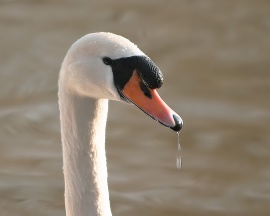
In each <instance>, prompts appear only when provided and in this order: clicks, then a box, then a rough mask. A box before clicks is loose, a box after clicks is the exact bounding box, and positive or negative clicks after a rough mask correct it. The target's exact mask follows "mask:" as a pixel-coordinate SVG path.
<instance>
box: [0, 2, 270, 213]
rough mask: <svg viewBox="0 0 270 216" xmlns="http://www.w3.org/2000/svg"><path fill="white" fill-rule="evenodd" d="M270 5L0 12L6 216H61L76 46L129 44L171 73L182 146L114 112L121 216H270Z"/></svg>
mask: <svg viewBox="0 0 270 216" xmlns="http://www.w3.org/2000/svg"><path fill="white" fill-rule="evenodd" d="M269 11H270V3H269V1H262V0H259V1H252V0H240V1H215V0H206V1H199V0H198V1H197V0H194V1H189V0H185V1H183V0H181V1H155V0H150V1H140V0H138V1H120V0H119V1H105V0H103V1H90V0H89V1H83V0H80V1H64V0H51V1H49V0H47V1H46V0H43V1H31V0H24V1H23V0H22V1H16V0H3V1H1V2H0V23H1V25H0V38H1V40H0V49H1V52H0V122H1V123H0V215H1V216H23V215H29V216H31V215H42V216H43V215H44V216H49V215H55V216H56V215H57V216H58V215H59V216H60V215H62V216H63V215H64V214H65V213H64V199H63V194H64V186H63V172H62V153H61V142H60V128H59V117H58V116H59V111H58V105H57V79H58V71H59V69H60V65H61V61H62V59H63V57H64V55H65V53H66V51H67V49H68V48H69V46H70V45H71V44H72V43H73V42H74V41H75V40H76V39H78V38H79V37H81V36H82V35H84V34H86V33H89V32H96V31H111V32H114V33H117V34H121V35H123V36H125V37H127V38H129V39H130V40H132V41H133V42H135V43H136V44H138V46H139V47H140V48H141V49H142V50H143V51H144V52H145V53H146V54H148V55H149V56H150V57H151V58H152V59H153V60H154V61H155V62H156V63H157V65H158V66H159V67H160V68H161V70H162V71H163V73H164V79H165V83H164V85H163V87H162V88H161V89H160V91H159V93H160V95H161V96H162V97H163V99H164V100H165V101H166V102H167V103H168V104H169V105H170V106H171V107H172V108H173V109H174V110H175V111H177V112H178V113H179V114H180V115H181V116H182V118H183V119H184V129H183V131H182V132H181V147H182V150H181V157H182V168H181V169H180V170H178V169H176V166H175V159H176V155H177V134H176V133H173V132H172V131H171V130H169V129H167V128H164V127H162V126H161V125H159V124H157V123H156V122H154V121H153V120H152V119H150V118H148V117H147V116H146V115H145V114H143V113H141V112H140V111H139V110H137V109H136V108H135V107H133V106H127V105H124V104H121V103H116V102H112V103H110V112H109V120H108V126H107V138H106V140H107V141H106V148H107V156H108V166H109V168H108V169H109V170H108V172H109V187H110V198H111V206H112V211H113V214H114V215H118V216H122V215H123V216H124V215H129V216H133V215H134V216H135V215H136V216H137V215H141V216H146V215H147V216H161V215H175V216H177V215H192V216H193V215H207V216H210V215H246V216H247V215H249V216H253V215H256V216H259V215H270V207H269V206H270V205H269V204H270V166H269V164H270V128H269V122H270V111H269V110H270V100H269V95H270V37H269V35H270V13H269Z"/></svg>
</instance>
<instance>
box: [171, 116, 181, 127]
mask: <svg viewBox="0 0 270 216" xmlns="http://www.w3.org/2000/svg"><path fill="white" fill-rule="evenodd" d="M173 120H174V122H175V125H174V127H171V129H172V130H174V131H180V130H181V129H182V127H183V120H182V119H181V118H180V117H179V116H178V115H175V114H173Z"/></svg>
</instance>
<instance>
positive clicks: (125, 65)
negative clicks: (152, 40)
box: [58, 32, 183, 216]
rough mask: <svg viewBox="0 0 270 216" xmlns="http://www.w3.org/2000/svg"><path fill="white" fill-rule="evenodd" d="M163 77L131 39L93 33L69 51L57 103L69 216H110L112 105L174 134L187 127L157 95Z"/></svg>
mask: <svg viewBox="0 0 270 216" xmlns="http://www.w3.org/2000/svg"><path fill="white" fill-rule="evenodd" d="M162 83H163V75H162V73H161V71H160V69H159V68H158V67H157V66H156V65H155V64H154V63H153V61H152V60H151V59H150V58H149V57H148V56H147V55H145V54H144V53H143V52H142V51H141V50H140V49H139V48H138V47H137V46H136V45H135V44H133V43H132V42H130V41H129V40H128V39H126V38H124V37H122V36H119V35H116V34H113V33H104V32H99V33H91V34H88V35H85V36H83V37H82V38H80V39H79V40H77V41H76V42H75V43H74V44H73V45H72V46H71V47H70V49H69V50H68V52H67V54H66V56H65V58H64V60H63V63H62V66H61V69H60V74H59V81H58V86H59V90H58V98H59V101H58V103H59V110H60V123H61V141H62V149H63V171H64V181H65V208H66V215H67V216H111V215H112V213H111V208H110V201H109V191H108V182H107V164H106V163H107V162H106V154H105V128H106V121H107V112H108V100H116V101H122V102H126V103H130V104H134V105H135V106H137V107H138V108H140V109H141V110H142V111H143V112H145V113H146V114H147V115H149V116H150V117H152V118H153V119H155V120H156V121H158V122H160V123H161V124H163V125H164V126H166V127H170V128H171V129H173V130H174V131H180V129H181V128H182V125H183V121H182V119H181V118H180V116H179V115H178V114H177V113H175V112H174V111H173V110H172V109H171V108H169V106H168V105H166V103H165V102H164V101H163V100H162V99H161V98H160V96H159V95H158V93H157V91H156V89H158V88H160V87H161V85H162Z"/></svg>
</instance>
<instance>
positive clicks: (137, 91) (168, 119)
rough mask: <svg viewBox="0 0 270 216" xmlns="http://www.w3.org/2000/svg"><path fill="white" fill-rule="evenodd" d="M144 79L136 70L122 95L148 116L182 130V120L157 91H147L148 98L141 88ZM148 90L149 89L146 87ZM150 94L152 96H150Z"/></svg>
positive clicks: (176, 129) (174, 128)
mask: <svg viewBox="0 0 270 216" xmlns="http://www.w3.org/2000/svg"><path fill="white" fill-rule="evenodd" d="M141 83H142V79H141V78H140V76H139V74H138V72H137V71H136V70H134V71H133V74H132V77H131V78H130V79H129V81H128V82H127V83H126V85H125V87H124V89H123V90H122V93H123V94H124V96H125V97H127V98H128V99H129V100H130V101H131V102H132V103H133V104H135V105H136V106H137V107H139V108H140V109H141V110H142V111H144V112H145V113H146V114H148V115H149V116H151V117H152V118H153V119H155V120H157V121H158V122H160V123H161V124H163V125H164V126H167V127H170V128H172V129H173V130H175V131H180V129H181V128H182V124H183V122H182V119H181V118H180V117H179V115H177V113H175V112H174V111H173V110H172V109H171V108H170V107H169V106H168V105H167V104H166V103H165V102H164V101H163V100H162V99H161V97H160V96H159V95H158V93H157V91H156V89H149V88H148V89H147V91H148V95H150V96H146V95H145V93H144V92H143V90H142V89H141V87H140V84H141ZM146 88H147V87H146ZM149 93H150V94H149Z"/></svg>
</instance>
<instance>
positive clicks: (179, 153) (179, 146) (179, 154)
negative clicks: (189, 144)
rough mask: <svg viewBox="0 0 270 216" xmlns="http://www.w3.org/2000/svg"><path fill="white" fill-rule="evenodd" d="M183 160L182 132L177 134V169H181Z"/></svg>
mask: <svg viewBox="0 0 270 216" xmlns="http://www.w3.org/2000/svg"><path fill="white" fill-rule="evenodd" d="M181 167H182V159H181V143H180V132H177V157H176V168H177V169H181Z"/></svg>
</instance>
